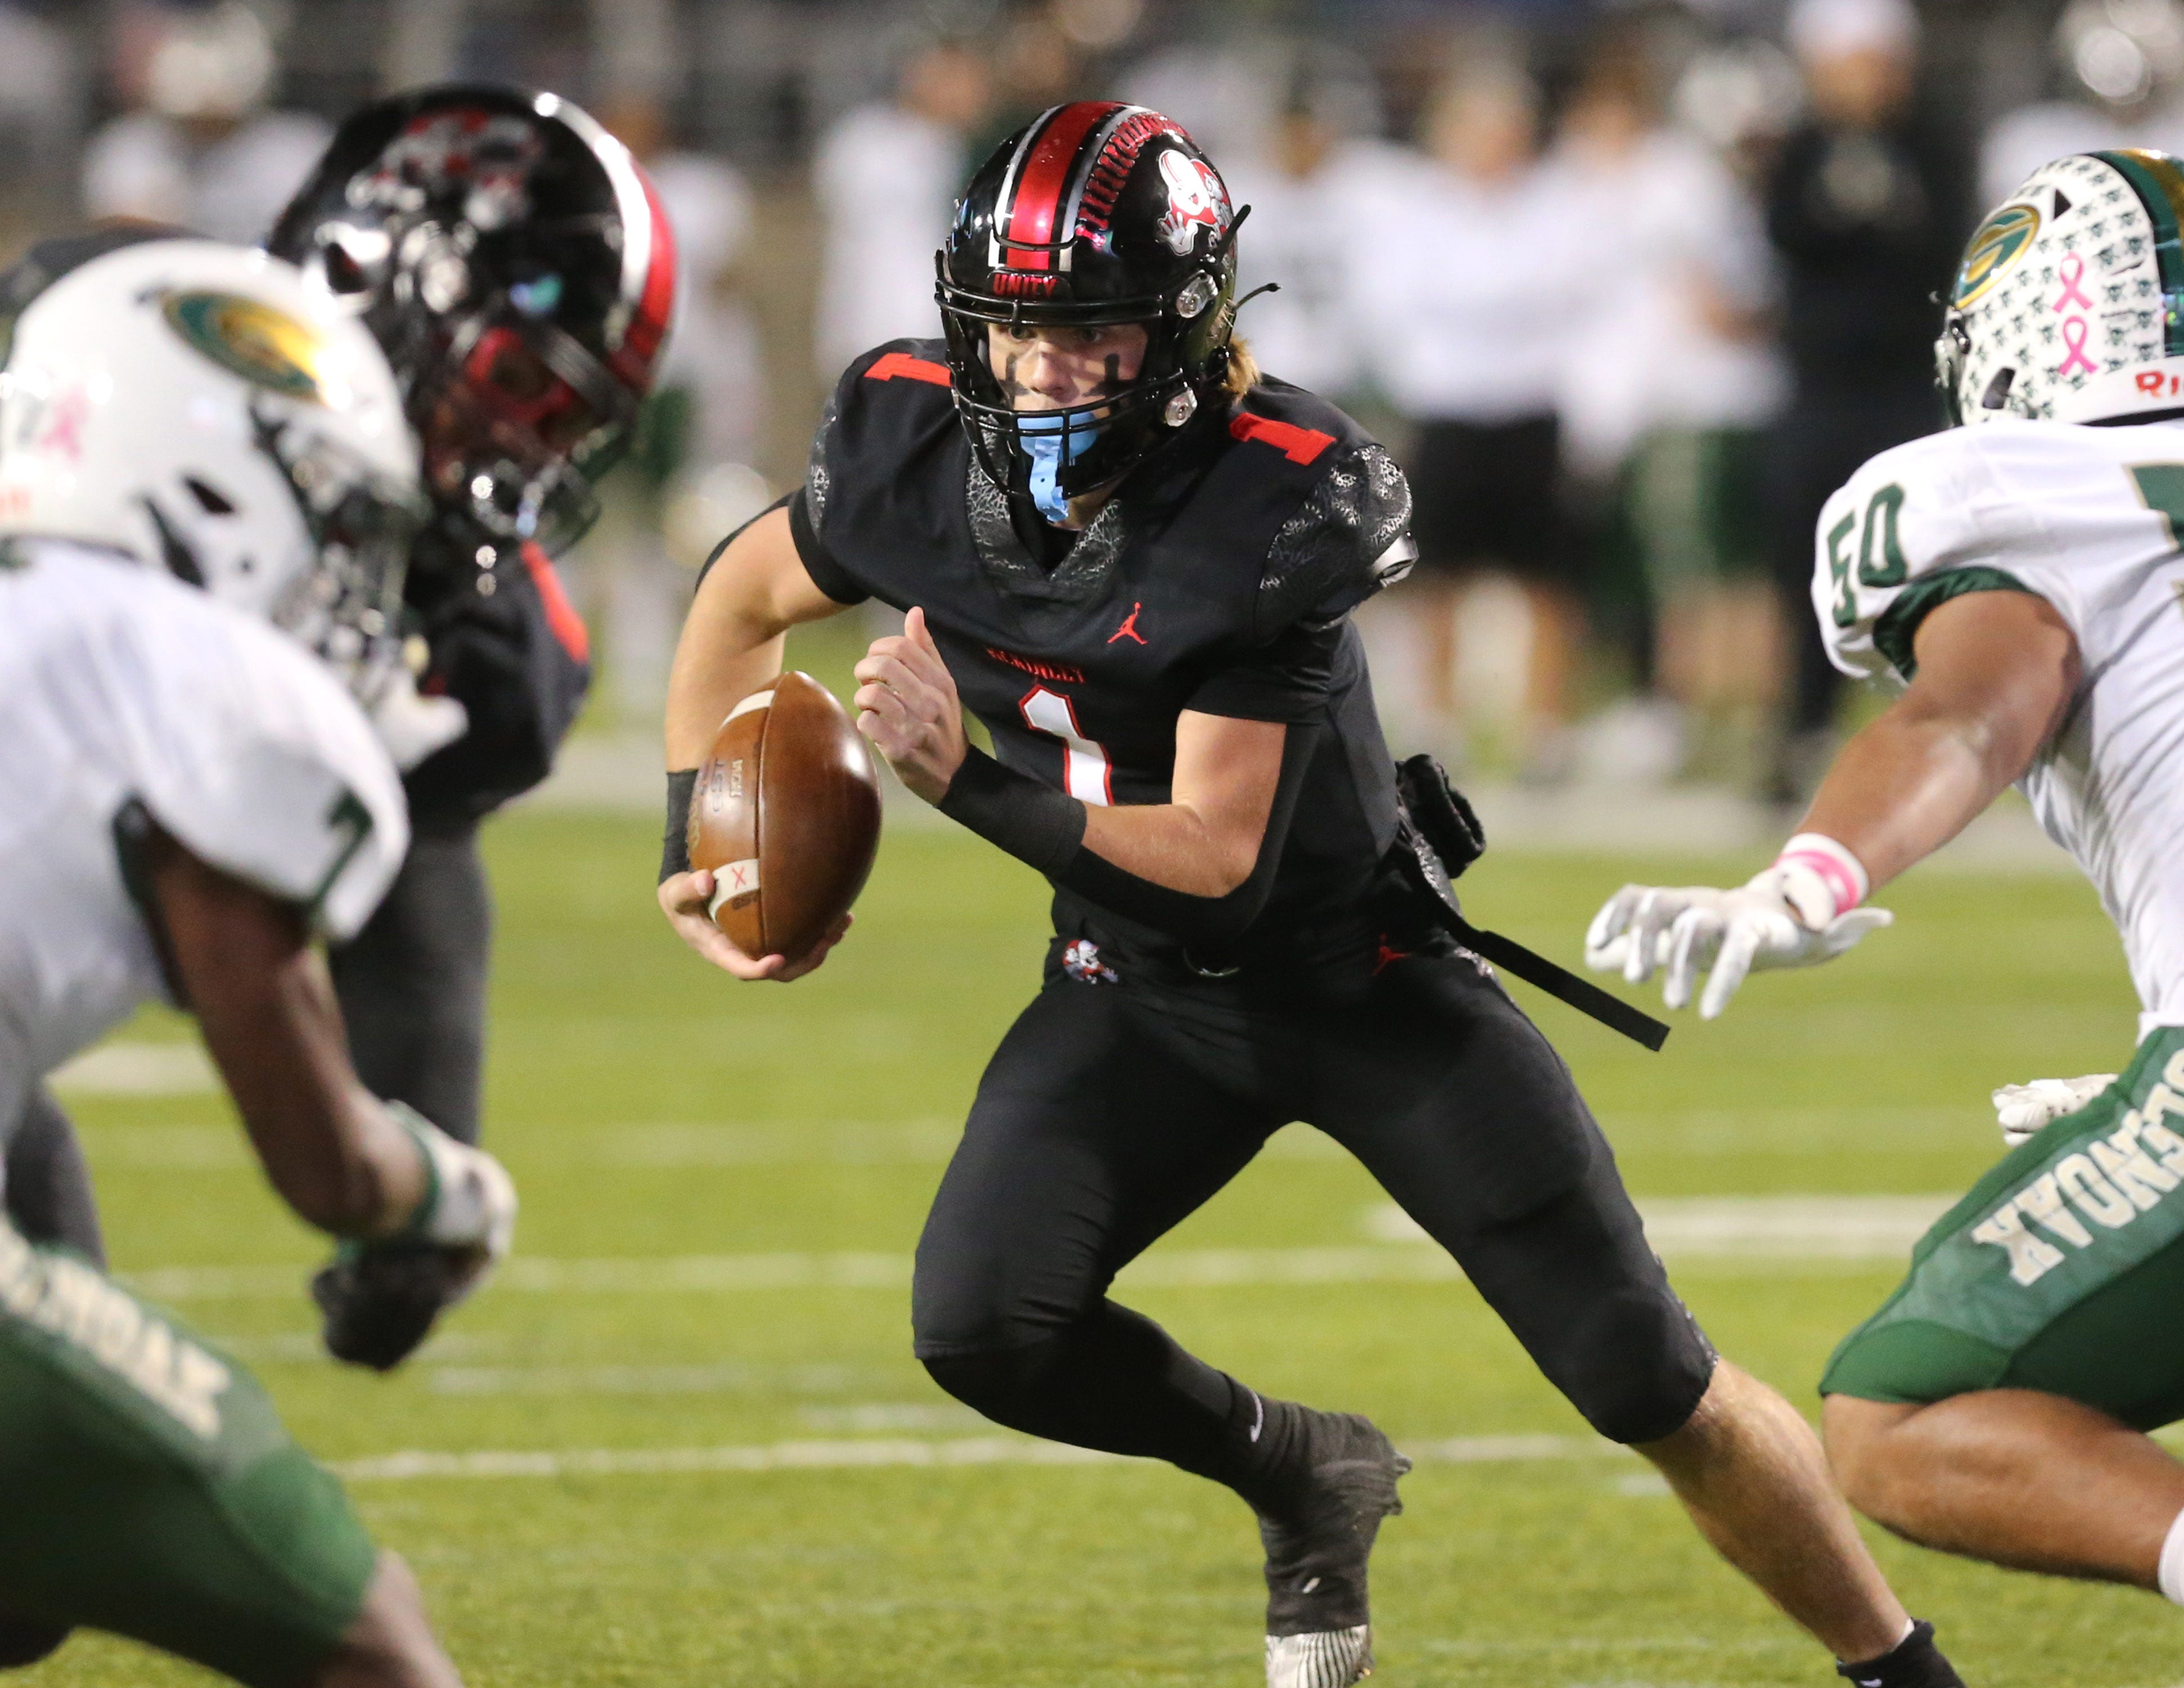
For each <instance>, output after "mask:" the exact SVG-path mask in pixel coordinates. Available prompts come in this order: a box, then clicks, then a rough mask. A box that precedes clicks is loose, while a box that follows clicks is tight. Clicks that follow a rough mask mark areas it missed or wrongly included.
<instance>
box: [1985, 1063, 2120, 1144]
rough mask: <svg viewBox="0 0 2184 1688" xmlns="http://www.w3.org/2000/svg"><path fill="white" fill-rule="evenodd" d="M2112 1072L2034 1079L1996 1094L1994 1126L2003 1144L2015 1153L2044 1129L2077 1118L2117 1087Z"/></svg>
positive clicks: (1995, 1092)
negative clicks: (2102, 1095) (2070, 1117)
mask: <svg viewBox="0 0 2184 1688" xmlns="http://www.w3.org/2000/svg"><path fill="white" fill-rule="evenodd" d="M2115 1079H2116V1076H2115V1074H2114V1073H2113V1072H2088V1073H2087V1075H2086V1076H2085V1077H2084V1078H2035V1079H2033V1080H2032V1081H2031V1083H2029V1084H2004V1085H2003V1086H2002V1087H2001V1088H2000V1089H1997V1090H1995V1091H1994V1092H1993V1094H1992V1100H1993V1103H1994V1117H1995V1123H1997V1125H1999V1126H2000V1127H2001V1128H2002V1140H2003V1142H2004V1143H2007V1144H2008V1145H2009V1146H2010V1147H2011V1148H2013V1149H2014V1148H2016V1147H2017V1145H2019V1144H2020V1143H2023V1142H2025V1141H2026V1140H2027V1139H2030V1138H2031V1137H2032V1136H2033V1134H2035V1133H2036V1132H2038V1131H2039V1130H2040V1129H2041V1128H2042V1127H2044V1126H2048V1125H2050V1124H2053V1123H2054V1122H2055V1121H2057V1120H2059V1119H2060V1118H2062V1117H2063V1116H2064V1114H2074V1113H2075V1112H2077V1111H2078V1110H2079V1109H2080V1108H2081V1107H2083V1106H2086V1104H2087V1103H2088V1102H2090V1101H2092V1100H2093V1098H2094V1097H2096V1096H2098V1095H2100V1093H2101V1092H2102V1091H2103V1090H2105V1089H2108V1087H2109V1085H2111V1084H2114V1083H2115Z"/></svg>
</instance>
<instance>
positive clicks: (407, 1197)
mask: <svg viewBox="0 0 2184 1688" xmlns="http://www.w3.org/2000/svg"><path fill="white" fill-rule="evenodd" d="M152 851H153V866H152V877H153V888H154V891H155V894H156V899H157V902H158V906H159V913H160V916H161V918H162V921H163V923H164V927H165V929H166V933H167V938H168V941H169V944H170V946H171V948H172V950H173V953H174V957H175V968H176V971H177V972H179V973H180V975H181V983H182V985H183V987H184V989H185V990H186V991H187V995H188V999H189V1004H190V1006H191V1008H192V1011H194V1012H195V1013H196V1015H197V1018H198V1030H199V1031H200V1032H201V1033H203V1037H204V1040H205V1047H206V1049H207V1050H209V1051H210V1053H211V1056H212V1058H213V1061H214V1065H215V1066H217V1067H219V1068H220V1076H221V1077H222V1078H224V1079H225V1080H226V1083H227V1087H228V1091H229V1094H230V1095H231V1096H232V1097H233V1098H234V1100H235V1106H236V1111H237V1112H238V1113H240V1114H241V1115H242V1123H243V1127H244V1128H245V1129H246V1130H247V1131H248V1133H249V1134H250V1139H251V1142H252V1144H253V1146H254V1147H255V1148H256V1149H257V1150H258V1156H259V1161H260V1162H262V1163H263V1165H264V1166H265V1173H266V1176H267V1178H270V1180H271V1182H272V1184H273V1187H274V1189H276V1190H277V1191H278V1192H279V1193H280V1195H281V1199H282V1200H283V1201H287V1204H288V1205H289V1206H291V1207H292V1208H294V1209H295V1211H296V1212H297V1213H298V1215H299V1216H300V1217H302V1218H304V1220H306V1221H308V1222H309V1223H311V1224H314V1225H316V1226H318V1227H319V1228H320V1229H321V1230H326V1231H331V1232H334V1233H336V1234H338V1235H343V1236H375V1235H378V1234H382V1233H385V1232H389V1231H393V1230H397V1229H399V1228H401V1227H402V1226H403V1225H404V1223H407V1222H408V1220H409V1218H410V1217H411V1216H412V1215H413V1214H414V1213H415V1211H416V1208H417V1206H418V1204H419V1202H420V1201H422V1200H423V1198H424V1196H425V1194H426V1173H425V1168H424V1166H423V1164H422V1162H421V1160H420V1158H419V1156H418V1152H417V1150H416V1148H415V1145H414V1144H413V1143H412V1142H411V1141H410V1140H409V1134H408V1133H407V1132H405V1131H404V1130H403V1128H401V1127H400V1126H399V1125H398V1124H396V1123H394V1122H393V1120H392V1119H390V1118H388V1117H387V1113H386V1111H385V1110H384V1109H383V1108H382V1107H381V1106H380V1105H379V1103H378V1102H377V1101H376V1100H373V1098H372V1097H371V1095H370V1094H369V1093H368V1092H366V1091H365V1089H364V1086H363V1085H362V1084H360V1083H359V1081H358V1079H357V1077H356V1072H355V1070H354V1068H353V1067H351V1066H350V1064H349V1059H348V1037H347V1034H346V1033H345V1032H344V1031H343V1026H342V1019H341V1009H340V1006H339V1004H338V1003H337V1000H336V999H335V997H334V992H333V984H332V982H331V980H330V979H329V978H327V976H326V964H325V963H324V962H323V961H321V960H320V957H319V955H318V954H317V952H316V951H315V950H313V948H312V947H311V942H310V933H309V927H308V926H307V925H306V923H305V922H304V917H303V916H302V914H301V912H300V911H298V910H297V909H295V908H293V907H292V906H290V905H287V904H285V903H282V902H280V901H278V900H276V899H274V898H271V897H269V896H267V895H266V894H265V893H264V892H262V891H259V890H258V889H255V888H253V887H252V886H248V885H246V884H244V883H242V882H241V881H239V880H237V879H235V878H233V877H230V876H229V875H227V874H226V873H223V872H220V871H219V870H218V869H216V868H214V867H211V866H207V865H206V864H205V863H203V862H202V861H198V859H197V858H195V857H194V856H192V855H190V854H189V852H188V851H187V850H184V849H183V848H182V846H181V844H178V843H176V842H175V840H174V839H173V838H167V837H164V836H162V837H160V838H159V839H158V840H156V842H155V843H154V844H153V846H152Z"/></svg>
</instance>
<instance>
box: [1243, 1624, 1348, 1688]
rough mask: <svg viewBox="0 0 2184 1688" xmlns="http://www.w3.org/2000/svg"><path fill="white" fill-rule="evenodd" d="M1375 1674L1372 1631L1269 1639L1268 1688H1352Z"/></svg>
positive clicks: (1273, 1636) (1327, 1632)
mask: <svg viewBox="0 0 2184 1688" xmlns="http://www.w3.org/2000/svg"><path fill="white" fill-rule="evenodd" d="M1371 1674H1373V1627H1372V1625H1371V1624H1359V1625H1358V1626H1357V1628H1356V1629H1354V1630H1314V1631H1312V1633H1311V1634H1309V1635H1269V1636H1268V1637H1267V1688H1350V1685H1351V1683H1353V1682H1357V1681H1362V1680H1363V1679H1364V1678H1366V1677H1368V1676H1370V1675H1371Z"/></svg>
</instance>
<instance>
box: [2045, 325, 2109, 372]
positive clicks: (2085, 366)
mask: <svg viewBox="0 0 2184 1688" xmlns="http://www.w3.org/2000/svg"><path fill="white" fill-rule="evenodd" d="M2073 329H2075V330H2076V331H2077V332H2075V334H2074V333H2072V332H2071V330H2073ZM2089 330H2090V325H2089V324H2088V323H2087V321H2086V319H2085V318H2084V317H2082V316H2066V317H2064V319H2063V344H2064V346H2065V347H2067V348H2069V349H2070V356H2069V357H2067V358H2065V359H2063V361H2062V362H2061V363H2059V364H2058V365H2056V366H2055V373H2056V374H2057V375H2069V374H2070V373H2071V372H2072V371H2074V370H2084V371H2085V372H2086V373H2087V375H2098V374H2099V373H2100V372H2101V366H2100V365H2098V364H2097V363H2095V362H2094V361H2093V360H2092V359H2091V358H2089V357H2087V355H2086V336H2087V332H2088V331H2089Z"/></svg>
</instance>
